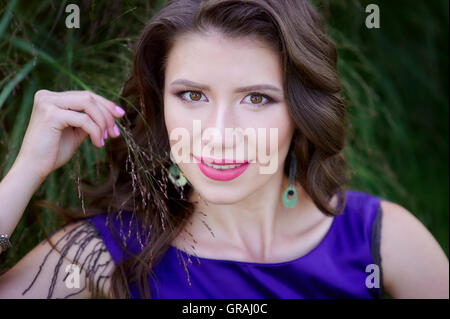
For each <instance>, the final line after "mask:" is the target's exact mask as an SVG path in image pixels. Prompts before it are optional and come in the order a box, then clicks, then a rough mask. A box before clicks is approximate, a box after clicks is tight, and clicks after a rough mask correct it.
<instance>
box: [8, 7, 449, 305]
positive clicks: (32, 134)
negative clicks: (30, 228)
mask: <svg viewBox="0 0 450 319" xmlns="http://www.w3.org/2000/svg"><path fill="white" fill-rule="evenodd" d="M336 63H337V54H336V49H335V46H334V44H333V43H332V42H331V41H330V39H329V38H328V37H327V35H326V34H325V32H324V27H323V25H322V22H321V19H320V17H319V16H318V14H317V12H316V10H315V9H314V8H313V7H312V6H311V4H310V3H309V2H308V1H297V0H289V1H276V0H273V1H266V0H264V1H262V0H251V1H242V0H241V1H237V0H208V1H198V0H182V1H170V2H169V3H168V4H167V5H166V6H165V7H164V8H163V9H162V10H161V11H160V12H159V13H158V14H156V15H155V16H154V17H153V18H152V19H151V20H150V21H149V23H148V24H147V26H146V27H145V29H144V30H143V32H142V35H141V37H140V40H139V42H138V45H137V47H136V49H135V56H134V66H133V72H132V75H131V77H130V79H129V80H128V81H127V82H126V84H125V87H124V89H123V92H122V97H123V98H122V99H121V103H120V104H121V106H122V107H123V108H124V109H125V110H126V116H125V117H124V113H125V111H123V109H122V108H121V107H116V106H115V104H114V103H113V102H111V101H108V100H106V99H105V98H103V97H101V96H99V95H96V94H94V93H92V92H86V91H68V92H51V91H47V90H40V91H38V92H37V93H36V95H35V101H34V107H33V113H32V116H31V120H30V124H29V127H28V129H27V132H26V135H25V138H24V141H23V144H22V147H21V150H20V153H19V155H18V157H17V159H16V161H15V163H14V166H13V167H12V168H11V170H10V172H9V173H8V175H7V176H6V177H5V178H4V179H3V181H2V182H1V184H0V202H2V203H3V208H5V209H3V210H2V211H1V212H0V221H1V223H0V225H1V228H0V233H5V234H7V235H9V236H10V235H11V233H12V232H13V230H14V228H15V226H16V225H17V223H18V221H19V220H20V218H21V215H22V213H23V210H24V209H25V207H26V205H27V203H28V201H29V199H30V197H31V196H32V194H33V193H34V191H36V189H37V188H38V187H39V185H40V184H41V183H42V181H43V180H44V179H45V178H46V176H48V174H50V172H52V171H53V170H55V169H57V168H58V167H61V166H62V165H64V164H65V163H66V162H67V161H68V160H69V159H70V158H71V157H72V155H73V153H74V152H75V151H76V149H77V148H78V146H79V145H80V144H81V142H82V141H83V140H84V139H85V138H86V137H87V135H89V136H90V138H91V141H92V142H93V143H94V145H96V146H97V147H103V146H104V139H105V138H107V137H108V136H110V137H113V138H114V140H110V141H109V143H108V144H107V145H106V147H107V151H108V152H107V162H108V163H109V165H110V168H111V172H110V179H109V180H108V182H107V183H106V184H105V185H102V186H101V187H97V188H91V189H90V191H89V192H88V195H89V196H90V197H91V199H92V201H91V203H90V205H88V207H87V212H85V211H83V213H86V216H85V215H81V216H80V218H79V220H78V221H73V222H71V223H69V224H68V225H66V226H65V227H64V228H63V229H61V230H59V231H57V232H55V233H54V234H52V236H51V238H50V239H51V241H50V242H47V241H44V242H42V243H41V244H40V245H38V246H37V247H35V248H34V249H33V250H32V251H31V252H30V253H29V254H28V255H26V256H25V257H24V258H23V259H22V260H21V261H19V263H18V264H17V265H15V266H14V267H13V268H12V269H10V270H9V271H7V272H6V273H5V274H3V275H2V276H1V277H0V296H1V297H3V298H19V297H25V298H46V297H47V298H63V297H72V298H95V297H112V298H130V297H133V298H148V297H152V298H267V297H269V298H380V297H383V293H384V292H386V293H387V294H389V295H390V296H392V297H394V298H410V297H413V298H422V297H426V298H428V297H431V298H448V268H449V267H448V259H447V258H446V255H445V254H444V252H443V251H442V249H441V248H440V247H439V245H438V243H437V242H436V240H435V239H434V238H433V236H432V235H431V234H430V233H429V232H428V230H427V229H426V228H425V227H424V226H423V225H422V224H421V223H420V222H419V221H418V220H417V219H416V218H415V217H414V216H413V215H412V214H411V213H410V212H408V211H407V210H406V209H404V208H403V207H401V206H399V205H397V204H395V203H391V202H389V201H387V200H383V199H381V198H378V197H376V196H374V195H370V194H366V193H361V192H357V191H351V190H345V185H346V182H347V180H348V176H347V172H346V162H345V158H344V157H343V154H342V150H343V147H344V140H345V126H346V123H345V111H346V110H345V103H344V101H343V99H342V97H341V95H340V90H341V86H340V83H339V79H338V77H337V72H336ZM77 111H79V112H77ZM83 113H84V114H83ZM115 118H122V119H127V120H128V121H129V123H128V125H126V126H125V125H122V124H120V122H118V121H117V123H116V124H115V121H116V120H115ZM118 124H119V126H121V127H122V134H121V133H120V131H119V127H118ZM230 129H235V130H234V131H233V132H232V133H233V134H234V135H231V136H230V135H227V134H228V133H229V132H230ZM227 132H228V133H227ZM119 136H121V137H122V138H118V137H119ZM180 137H181V138H180ZM24 181H25V182H24ZM5 247H6V246H5ZM191 257H192V258H191Z"/></svg>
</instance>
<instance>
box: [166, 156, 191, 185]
mask: <svg viewBox="0 0 450 319" xmlns="http://www.w3.org/2000/svg"><path fill="white" fill-rule="evenodd" d="M170 159H171V160H172V163H173V164H172V165H171V166H170V167H169V179H170V181H171V182H172V183H173V184H174V185H175V186H177V187H182V186H184V185H186V184H187V179H186V177H184V174H183V172H182V171H181V169H180V168H179V167H178V166H177V165H176V164H175V159H174V157H173V155H172V151H170Z"/></svg>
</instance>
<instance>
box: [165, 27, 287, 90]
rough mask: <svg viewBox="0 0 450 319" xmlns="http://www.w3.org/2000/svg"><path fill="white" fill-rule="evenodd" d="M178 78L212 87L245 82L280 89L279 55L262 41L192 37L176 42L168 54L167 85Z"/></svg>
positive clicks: (202, 35) (185, 36) (210, 36)
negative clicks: (220, 84) (273, 85)
mask: <svg viewBox="0 0 450 319" xmlns="http://www.w3.org/2000/svg"><path fill="white" fill-rule="evenodd" d="M179 77H185V78H188V79H190V80H192V81H196V80H198V81H199V82H202V83H205V81H208V82H209V84H211V85H212V86H217V85H218V84H219V83H235V84H236V86H240V85H241V84H242V83H243V82H244V81H245V82H262V81H264V82H266V83H272V84H277V85H280V84H281V83H282V68H281V62H280V56H279V53H277V52H275V51H274V50H273V49H271V48H270V46H269V45H267V44H266V43H264V42H263V41H261V40H258V39H254V38H250V37H248V38H237V39H236V38H234V39H231V38H227V37H224V36H223V35H221V34H219V33H208V34H199V33H194V34H188V35H184V36H182V37H179V38H177V40H176V41H175V42H174V45H173V46H172V49H171V50H170V52H169V55H168V59H167V66H166V70H165V78H166V83H167V82H171V81H172V80H174V79H176V78H179Z"/></svg>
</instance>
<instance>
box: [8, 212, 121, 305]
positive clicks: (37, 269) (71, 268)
mask: <svg viewBox="0 0 450 319" xmlns="http://www.w3.org/2000/svg"><path fill="white" fill-rule="evenodd" d="M49 241H50V242H49ZM114 267H115V266H114V261H113V260H112V257H111V255H110V254H109V252H108V249H107V247H106V246H105V244H104V242H103V239H102V238H101V236H100V234H99V233H98V231H97V229H96V228H95V226H94V225H92V223H91V222H90V221H89V220H87V219H84V220H80V221H76V222H73V223H70V224H68V225H66V226H65V227H63V228H61V229H59V230H58V231H56V232H54V233H53V234H52V235H51V236H50V237H49V240H47V239H45V240H43V241H42V242H41V243H40V244H38V245H37V246H36V247H34V248H33V249H32V250H31V251H30V252H29V253H28V254H27V255H25V256H24V257H23V258H22V259H21V260H20V261H19V262H18V263H17V264H16V265H15V266H14V267H12V268H11V269H9V270H8V271H7V272H5V273H4V274H3V275H1V276H0V298H78V299H81V298H83V299H84V298H108V297H109V296H108V295H107V292H108V291H109V288H110V275H111V274H112V271H113V270H114Z"/></svg>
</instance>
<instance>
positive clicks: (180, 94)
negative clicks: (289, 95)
mask: <svg viewBox="0 0 450 319" xmlns="http://www.w3.org/2000/svg"><path fill="white" fill-rule="evenodd" d="M187 92H195V93H200V94H202V95H204V94H203V92H202V91H194V90H184V91H179V92H177V93H175V95H176V96H178V97H179V98H180V99H181V100H182V101H183V102H186V103H190V102H194V103H195V102H201V101H188V100H185V99H184V98H183V97H182V95H183V94H184V93H187ZM249 95H259V96H262V97H264V98H266V99H267V102H266V103H264V104H254V103H250V104H251V105H253V106H254V107H261V106H264V105H268V104H272V103H274V102H276V101H275V99H273V98H271V97H270V96H268V95H265V94H262V93H259V92H250V93H249V94H248V95H246V97H247V96H249Z"/></svg>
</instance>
